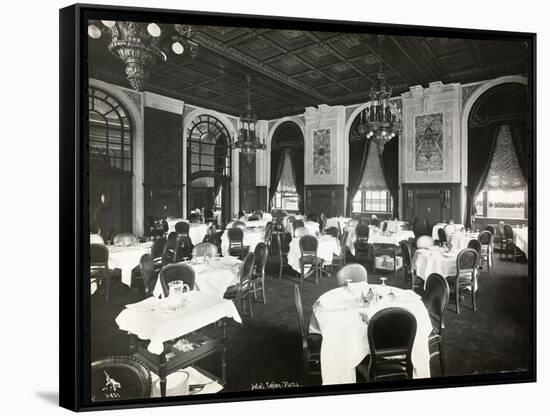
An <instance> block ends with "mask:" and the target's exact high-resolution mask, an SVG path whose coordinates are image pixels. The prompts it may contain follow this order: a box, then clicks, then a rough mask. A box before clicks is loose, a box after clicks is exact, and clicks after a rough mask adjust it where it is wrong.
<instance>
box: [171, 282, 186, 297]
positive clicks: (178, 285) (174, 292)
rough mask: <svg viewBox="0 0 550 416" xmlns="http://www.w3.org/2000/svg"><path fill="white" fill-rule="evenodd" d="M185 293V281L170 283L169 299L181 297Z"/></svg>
mask: <svg viewBox="0 0 550 416" xmlns="http://www.w3.org/2000/svg"><path fill="white" fill-rule="evenodd" d="M182 293H183V280H173V281H171V282H168V297H172V296H181V294H182Z"/></svg>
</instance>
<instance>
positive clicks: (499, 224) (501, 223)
mask: <svg viewBox="0 0 550 416" xmlns="http://www.w3.org/2000/svg"><path fill="white" fill-rule="evenodd" d="M505 225H506V224H505V223H504V221H499V222H498V232H499V233H500V235H501V237H504V226H505Z"/></svg>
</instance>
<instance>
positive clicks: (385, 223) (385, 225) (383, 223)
mask: <svg viewBox="0 0 550 416" xmlns="http://www.w3.org/2000/svg"><path fill="white" fill-rule="evenodd" d="M381 229H382V232H386V231H387V230H388V222H387V221H383V222H382V227H381Z"/></svg>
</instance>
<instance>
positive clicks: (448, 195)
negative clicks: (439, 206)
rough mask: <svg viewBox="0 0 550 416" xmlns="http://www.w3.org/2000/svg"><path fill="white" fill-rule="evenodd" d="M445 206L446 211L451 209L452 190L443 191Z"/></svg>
mask: <svg viewBox="0 0 550 416" xmlns="http://www.w3.org/2000/svg"><path fill="white" fill-rule="evenodd" d="M443 206H444V207H445V208H446V209H449V208H451V190H450V189H445V190H444V191H443Z"/></svg>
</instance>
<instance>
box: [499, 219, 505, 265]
mask: <svg viewBox="0 0 550 416" xmlns="http://www.w3.org/2000/svg"><path fill="white" fill-rule="evenodd" d="M505 225H506V223H505V222H504V221H499V222H498V238H499V242H500V250H499V251H500V258H501V259H502V254H503V253H504V247H505V242H506V237H505V235H504V226H505Z"/></svg>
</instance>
